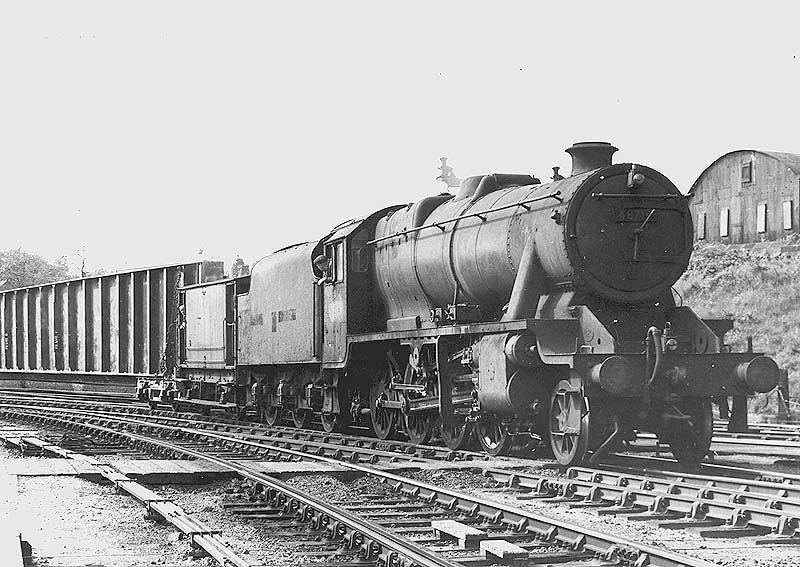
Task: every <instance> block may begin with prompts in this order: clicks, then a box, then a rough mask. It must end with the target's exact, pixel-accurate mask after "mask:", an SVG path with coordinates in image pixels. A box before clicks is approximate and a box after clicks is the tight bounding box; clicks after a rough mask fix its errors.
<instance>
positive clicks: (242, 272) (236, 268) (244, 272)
mask: <svg viewBox="0 0 800 567" xmlns="http://www.w3.org/2000/svg"><path fill="white" fill-rule="evenodd" d="M249 275H250V266H248V265H247V264H245V263H244V260H242V257H241V256H236V261H235V262H234V263H233V265H232V266H231V277H232V278H238V277H241V276H249Z"/></svg>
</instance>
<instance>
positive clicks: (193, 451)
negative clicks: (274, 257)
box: [0, 405, 710, 566]
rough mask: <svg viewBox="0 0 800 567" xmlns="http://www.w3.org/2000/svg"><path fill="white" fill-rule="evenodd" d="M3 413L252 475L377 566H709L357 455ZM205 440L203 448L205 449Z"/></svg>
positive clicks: (181, 430) (54, 412)
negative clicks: (302, 474) (322, 489)
mask: <svg viewBox="0 0 800 567" xmlns="http://www.w3.org/2000/svg"><path fill="white" fill-rule="evenodd" d="M0 415H2V416H3V417H6V418H12V419H21V420H26V421H33V422H36V423H44V424H48V425H50V426H59V427H63V428H67V429H71V430H78V431H82V432H85V433H89V434H92V435H99V436H102V437H105V438H108V439H112V440H115V441H117V442H121V441H122V440H125V441H127V442H130V443H134V444H135V445H137V446H139V447H141V448H144V447H147V448H148V449H149V450H151V451H152V452H154V453H157V454H167V455H173V456H182V457H184V458H186V457H191V458H195V459H204V460H207V461H210V462H215V463H216V464H218V465H220V466H225V467H229V468H230V469H231V470H234V471H235V472H237V474H239V475H240V476H242V477H243V478H245V479H248V480H249V482H250V483H251V484H252V487H253V488H252V495H253V496H254V497H258V499H259V506H262V507H263V508H264V509H265V510H268V511H269V512H270V513H272V512H275V511H276V510H277V511H280V513H282V514H286V513H288V515H290V516H293V517H297V518H301V519H306V520H308V521H309V522H310V523H311V524H312V527H313V528H314V529H317V530H319V529H322V530H327V531H328V532H329V533H330V534H331V535H333V536H335V537H336V538H340V539H343V540H344V541H346V542H348V544H347V545H350V546H352V545H357V547H358V549H359V554H360V556H361V558H362V560H369V561H374V562H376V563H378V564H383V565H411V564H414V565H491V564H495V563H498V562H499V563H501V564H502V563H504V562H505V563H508V562H509V561H511V560H512V559H513V560H515V561H520V560H523V559H524V560H525V561H527V562H529V563H542V562H544V563H553V562H564V561H566V562H567V563H568V564H569V565H576V566H577V565H587V566H588V565H595V566H596V565H636V566H644V565H653V566H678V565H687V566H689V565H691V566H701V565H710V564H709V563H707V562H705V561H702V560H699V559H695V558H692V557H686V556H682V555H678V554H675V553H672V552H669V551H665V550H662V549H656V548H652V547H649V546H646V545H642V544H639V543H635V542H631V541H626V540H622V539H620V538H617V537H614V536H610V535H607V534H603V533H600V532H597V531H595V530H592V529H586V528H582V527H578V526H575V525H572V524H569V523H566V522H563V521H560V520H555V519H552V518H547V517H544V516H542V515H539V514H536V513H533V512H530V511H526V510H523V509H521V508H517V507H513V506H510V505H507V504H502V503H499V502H493V501H490V500H486V499H484V498H481V497H478V496H475V495H470V494H464V493H461V492H458V491H454V490H450V489H447V488H443V487H440V486H434V485H431V484H429V483H425V482H422V481H419V480H415V479H412V478H409V477H407V476H401V475H399V474H396V473H394V472H389V471H381V470H378V469H376V468H375V467H374V466H372V464H369V463H364V462H362V459H360V458H359V462H355V461H354V460H353V459H352V458H349V459H345V460H339V459H334V458H331V457H328V456H323V455H316V454H311V453H304V452H301V451H297V450H294V449H289V448H284V447H277V446H273V445H270V444H266V443H262V442H258V441H253V440H248V439H242V438H238V437H235V436H232V435H230V434H227V433H220V432H212V431H198V430H197V429H193V428H189V427H177V426H171V425H163V424H152V423H150V424H144V425H142V424H134V423H131V422H132V421H136V420H131V419H130V418H120V419H119V421H117V422H116V424H115V425H114V424H112V423H111V422H106V423H105V424H104V425H100V424H97V423H88V422H87V421H93V420H95V419H96V416H88V417H84V418H81V417H80V416H78V415H77V414H76V413H75V412H70V411H66V410H60V409H53V408H44V409H43V408H39V409H36V408H33V407H30V406H28V407H25V406H17V407H10V406H8V405H6V406H4V407H3V408H2V409H1V410H0ZM201 440H202V441H203V443H204V444H205V446H204V447H199V446H198V443H199V442H200V441H201ZM220 449H222V450H224V451H225V456H224V457H219V456H215V455H214V454H213V453H215V452H218V451H219V450H220ZM233 455H236V456H233ZM279 455H280V456H279ZM254 458H259V459H270V458H272V459H294V460H300V459H303V460H309V461H315V462H323V463H329V464H336V465H338V466H341V467H345V468H347V469H350V470H352V471H354V472H358V473H360V474H364V475H369V476H370V477H373V478H376V479H379V480H380V481H381V482H382V483H383V486H385V487H387V489H388V491H381V492H373V493H368V494H365V495H364V497H363V499H362V500H361V501H358V502H348V503H338V504H333V505H331V504H329V503H325V502H322V501H320V499H315V498H313V497H310V496H309V495H307V494H299V493H297V492H296V491H292V490H289V488H290V487H287V486H284V485H283V483H279V482H277V481H275V480H274V479H272V478H270V477H267V476H266V475H263V473H258V472H256V470H255V469H254V468H253V466H252V462H253V459H254ZM259 487H260V488H259ZM331 506H333V507H331ZM265 513H266V512H265ZM399 513H402V517H400V516H398V514H399ZM337 526H338V527H337ZM342 526H346V528H344V527H342ZM342 530H345V531H346V533H343V532H342ZM337 534H338V535H337ZM412 535H413V539H411V537H410V536H412ZM407 536H409V537H407Z"/></svg>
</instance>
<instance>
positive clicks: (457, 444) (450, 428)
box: [440, 416, 472, 451]
mask: <svg viewBox="0 0 800 567" xmlns="http://www.w3.org/2000/svg"><path fill="white" fill-rule="evenodd" d="M440 433H441V435H442V441H444V444H445V445H446V446H447V448H448V449H450V450H452V451H463V450H464V449H466V448H467V447H469V445H470V442H471V441H472V427H470V426H469V424H468V423H467V421H466V420H465V419H464V417H463V416H455V417H452V418H450V419H448V420H447V421H446V422H445V421H442V423H441V426H440Z"/></svg>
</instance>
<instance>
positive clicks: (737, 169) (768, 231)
mask: <svg viewBox="0 0 800 567" xmlns="http://www.w3.org/2000/svg"><path fill="white" fill-rule="evenodd" d="M689 195H690V196H691V198H692V202H691V208H692V215H693V217H694V222H695V238H696V239H697V240H707V241H717V242H725V243H731V244H740V243H750V242H760V241H765V240H778V239H781V238H785V237H786V236H788V235H789V234H791V233H792V232H797V226H798V223H800V210H798V206H799V205H800V155H798V154H790V153H784V152H768V151H763V150H735V151H732V152H728V153H727V154H725V155H723V156H721V157H719V158H717V159H716V160H714V162H713V163H711V165H709V166H708V167H707V168H706V169H705V170H703V172H702V173H701V174H700V176H699V177H698V178H697V180H696V181H695V182H694V183H693V184H692V188H691V190H690V191H689Z"/></svg>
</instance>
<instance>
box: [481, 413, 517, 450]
mask: <svg viewBox="0 0 800 567" xmlns="http://www.w3.org/2000/svg"><path fill="white" fill-rule="evenodd" d="M475 435H476V436H477V437H478V443H480V444H481V447H482V448H483V450H484V451H486V452H487V453H489V454H490V455H491V456H493V457H496V456H497V455H503V454H505V453H507V452H508V450H509V449H510V448H511V446H512V445H513V444H514V436H513V435H511V434H510V433H509V432H508V428H507V427H506V426H505V425H503V422H502V421H501V420H500V418H499V417H497V416H496V415H484V416H482V417H481V418H480V419H479V420H478V422H477V423H476V424H475Z"/></svg>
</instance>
